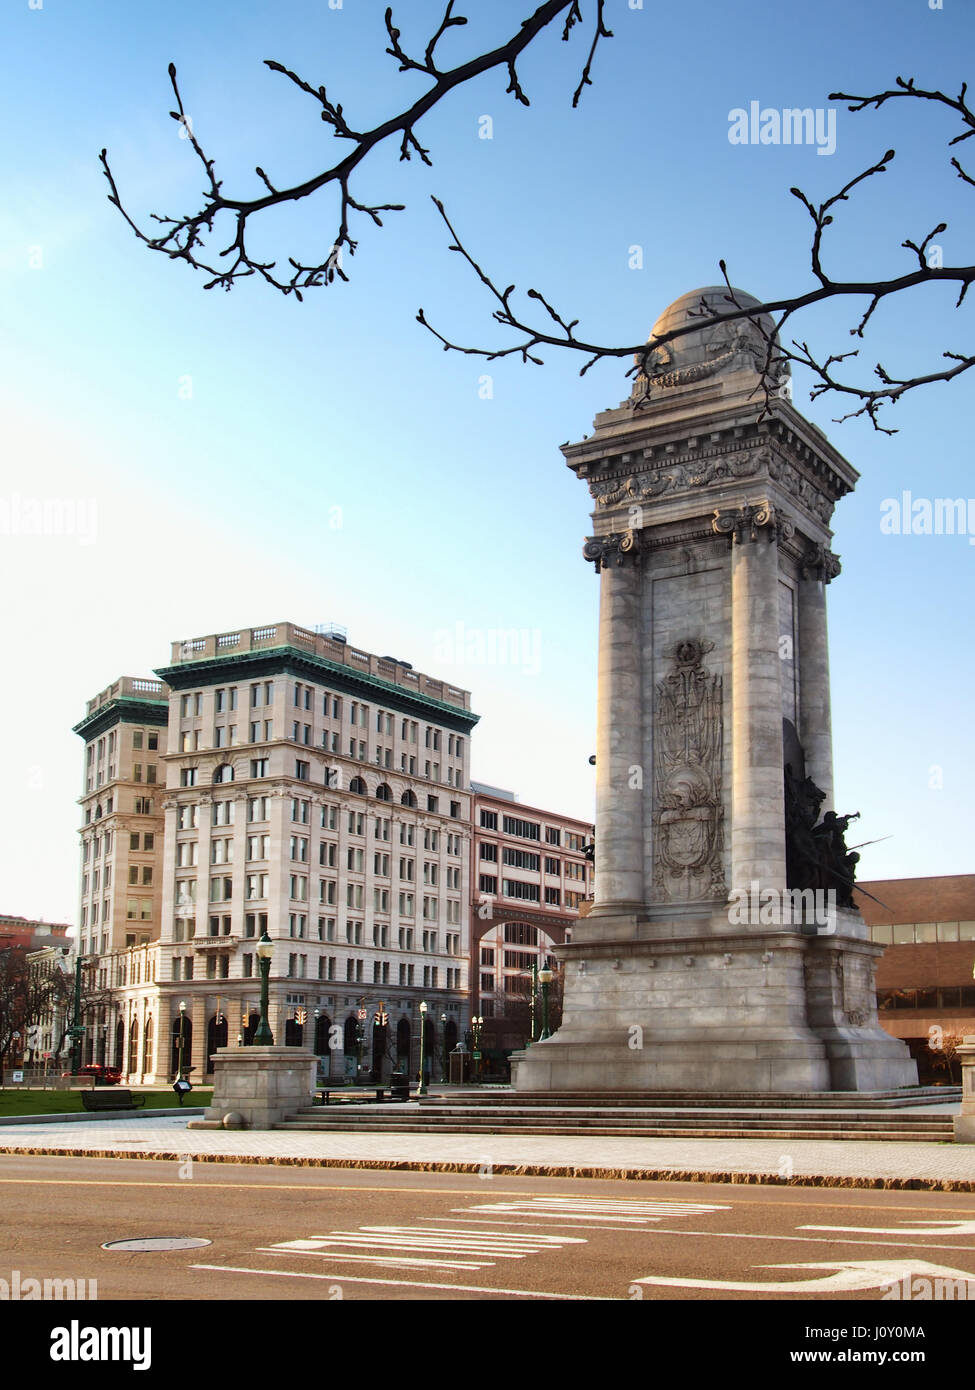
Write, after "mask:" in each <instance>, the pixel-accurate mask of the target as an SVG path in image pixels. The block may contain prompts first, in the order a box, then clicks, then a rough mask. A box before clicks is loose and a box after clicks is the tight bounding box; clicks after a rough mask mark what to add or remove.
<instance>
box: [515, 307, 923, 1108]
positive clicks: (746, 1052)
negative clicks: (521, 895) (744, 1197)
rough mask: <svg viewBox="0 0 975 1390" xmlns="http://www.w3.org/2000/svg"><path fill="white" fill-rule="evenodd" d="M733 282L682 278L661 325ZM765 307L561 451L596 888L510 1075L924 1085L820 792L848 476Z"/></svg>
mask: <svg viewBox="0 0 975 1390" xmlns="http://www.w3.org/2000/svg"><path fill="white" fill-rule="evenodd" d="M727 293H728V292H727V290H726V289H725V288H723V287H722V288H713V289H707V290H695V291H693V292H692V293H690V294H686V295H684V296H682V297H681V298H680V299H678V300H677V301H676V302H675V303H674V304H672V305H671V306H670V308H669V309H668V310H667V311H666V312H665V313H664V314H663V316H662V317H661V318H660V319H659V320H658V322H657V323H656V325H655V326H654V330H653V331H654V336H658V335H660V334H662V333H664V332H666V331H668V330H670V329H672V328H677V327H680V326H683V325H685V324H690V323H692V322H693V320H694V317H695V316H696V315H699V313H700V309H701V306H702V303H706V304H707V305H709V306H710V307H711V308H712V309H714V310H718V311H720V310H721V309H727V308H728V307H729V304H728V300H727V298H726V296H727ZM734 293H735V295H736V298H737V299H738V301H739V303H740V304H742V305H743V306H747V307H751V306H754V305H757V304H758V302H759V301H757V300H755V299H754V298H752V297H751V296H750V295H745V294H743V293H742V292H741V291H735V292H734ZM760 322H762V325H763V326H762V329H760V328H759V327H758V326H757V324H751V323H749V322H748V321H747V320H740V321H738V322H736V323H733V324H727V325H723V326H717V327H711V328H702V329H700V330H697V331H694V332H690V333H689V334H687V335H686V336H684V337H681V338H679V339H677V340H675V341H674V342H673V343H671V344H670V345H669V346H666V347H664V348H662V349H659V350H658V353H657V360H656V362H655V363H654V371H653V376H652V381H651V384H650V390H649V393H648V392H647V391H646V390H645V387H646V382H645V381H644V380H643V379H642V378H638V379H637V381H636V384H635V386H634V390H633V394H632V395H631V397H630V398H629V399H628V400H626V401H624V402H623V403H622V404H621V406H620V407H619V409H617V410H607V411H605V412H603V413H602V414H600V415H598V416H597V417H596V422H595V430H594V433H593V434H592V435H591V436H590V437H588V438H586V439H585V440H583V441H582V442H581V443H578V444H568V445H565V446H564V447H563V453H564V454H565V457H566V460H567V462H568V466H569V467H570V468H571V469H572V470H573V472H575V474H576V475H577V477H579V478H581V479H583V480H584V481H585V482H586V483H587V484H588V486H589V491H590V493H591V495H592V498H593V502H594V506H595V510H594V512H593V514H592V515H593V523H594V526H593V529H594V533H595V534H594V535H593V536H592V537H591V538H590V539H589V540H587V542H586V544H585V547H584V555H585V557H586V559H588V560H590V561H592V562H593V564H594V565H595V567H596V571H597V573H598V574H599V582H600V616H599V687H598V713H597V741H596V843H595V902H594V905H593V908H592V911H591V913H590V915H589V916H588V917H585V918H583V919H581V920H580V921H579V922H578V923H577V924H576V925H575V926H574V928H573V936H572V940H571V942H570V943H567V944H566V945H565V946H562V947H560V948H559V951H558V955H559V957H560V958H561V960H562V961H563V964H564V970H565V984H564V1007H563V1024H562V1027H561V1028H560V1029H559V1031H558V1032H557V1033H556V1034H554V1035H553V1036H552V1037H551V1038H549V1039H546V1040H545V1041H542V1042H537V1043H535V1044H533V1045H532V1046H531V1047H530V1048H529V1049H526V1050H525V1051H524V1052H522V1053H516V1054H515V1056H514V1058H513V1059H512V1062H513V1068H512V1077H513V1080H514V1084H515V1086H516V1088H517V1089H518V1090H524V1091H563V1092H564V1091H571V1090H582V1091H600V1090H622V1091H634V1092H643V1093H649V1092H661V1091H694V1092H702V1093H712V1094H729V1093H736V1092H749V1093H756V1092H758V1093H783V1092H824V1091H876V1090H886V1089H890V1088H895V1087H900V1086H908V1085H916V1084H917V1070H916V1064H915V1063H914V1062H913V1061H911V1060H910V1057H909V1055H908V1051H907V1048H906V1046H905V1045H904V1044H903V1043H902V1042H900V1041H898V1040H896V1039H894V1038H891V1037H889V1036H888V1035H887V1034H886V1033H885V1032H884V1031H883V1030H882V1029H881V1028H880V1026H879V1024H878V1022H877V1012H876V1001H875V991H874V974H875V965H876V958H877V957H878V956H879V955H880V954H881V948H880V947H879V946H875V945H874V944H873V943H872V942H871V941H870V940H869V938H868V932H867V928H866V925H865V924H864V922H863V919H862V918H861V916H860V914H859V912H858V911H857V910H856V909H855V908H854V907H853V906H852V898H851V897H850V887H851V883H852V876H853V869H854V865H855V862H856V858H857V856H856V854H855V853H852V852H850V851H848V850H847V849H846V845H845V841H844V838H843V835H844V831H845V830H846V829H847V827H848V826H849V823H850V820H851V819H852V817H849V816H838V815H836V814H835V812H834V811H833V806H832V788H833V773H832V738H831V729H830V693H829V668H828V656H827V639H826V602H825V592H826V585H827V584H828V583H829V582H830V581H831V580H832V579H834V578H835V577H836V576H837V575H838V574H839V570H840V565H839V561H838V559H837V558H836V556H834V555H833V554H832V552H831V550H830V540H831V537H832V532H831V531H830V527H829V523H830V519H831V517H832V514H833V508H834V506H835V504H836V502H837V501H838V500H839V498H841V497H843V496H844V494H846V493H848V492H850V491H852V489H853V487H854V484H855V483H856V480H857V477H858V475H857V473H856V472H855V471H854V469H853V468H852V467H851V466H850V464H849V463H848V462H847V461H846V459H844V458H843V457H842V455H841V454H839V453H838V452H837V450H836V449H834V448H833V447H832V445H831V444H830V443H829V441H828V440H827V438H826V436H825V435H824V434H823V433H822V431H820V430H819V429H818V428H817V427H816V426H815V425H813V424H811V423H810V422H809V421H808V420H805V419H804V418H803V417H802V415H801V414H800V413H799V412H798V411H797V410H796V409H795V408H794V407H793V405H792V402H791V398H790V393H789V391H788V386H787V380H786V379H782V380H780V381H779V382H777V383H776V386H775V388H774V391H773V398H772V402H771V407H770V409H769V411H768V412H767V413H766V414H765V418H760V417H761V416H762V411H763V406H764V405H765V395H764V392H763V390H762V382H763V377H762V372H763V369H764V365H765V360H766V339H765V337H763V333H765V334H771V333H772V332H773V329H774V325H773V324H772V321H771V319H768V318H766V319H765V320H764V321H760ZM820 817H821V818H820Z"/></svg>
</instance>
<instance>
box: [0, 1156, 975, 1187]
mask: <svg viewBox="0 0 975 1390" xmlns="http://www.w3.org/2000/svg"><path fill="white" fill-rule="evenodd" d="M4 1154H19V1155H35V1156H38V1157H49V1158H120V1159H130V1158H131V1159H143V1160H148V1161H158V1162H164V1163H165V1162H169V1163H182V1162H185V1160H186V1159H187V1158H191V1159H193V1161H194V1162H196V1163H238V1164H249V1165H253V1166H266V1167H282V1168H360V1169H372V1170H379V1171H386V1172H414V1173H475V1174H482V1173H483V1171H484V1168H485V1166H488V1165H485V1164H483V1163H462V1162H454V1161H446V1162H436V1161H425V1160H421V1159H380V1158H305V1157H292V1156H288V1155H277V1156H270V1157H261V1156H260V1155H257V1154H188V1153H187V1152H186V1151H185V1150H184V1151H183V1152H181V1153H177V1152H175V1151H174V1152H171V1153H170V1152H162V1151H159V1152H157V1153H139V1152H133V1153H126V1152H120V1151H119V1150H117V1149H98V1150H95V1149H43V1148H20V1149H14V1148H3V1149H0V1157H2V1156H3V1155H4ZM489 1166H490V1170H491V1174H492V1175H497V1176H505V1177H526V1178H602V1179H605V1180H606V1181H612V1182H619V1181H621V1180H623V1181H632V1182H698V1183H726V1184H727V1183H730V1184H733V1185H744V1186H763V1187H843V1188H863V1189H871V1190H874V1191H891V1192H975V1180H973V1179H968V1178H869V1177H830V1176H828V1175H821V1174H795V1175H794V1176H793V1177H791V1178H783V1177H780V1176H779V1175H778V1174H777V1173H740V1172H705V1171H703V1170H700V1169H691V1170H687V1169H674V1168H593V1167H586V1166H584V1165H578V1164H569V1163H494V1164H491V1165H489Z"/></svg>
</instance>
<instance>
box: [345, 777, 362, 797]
mask: <svg viewBox="0 0 975 1390" xmlns="http://www.w3.org/2000/svg"><path fill="white" fill-rule="evenodd" d="M349 791H350V792H354V793H355V794H356V796H365V794H366V784H365V782H363V780H362V778H361V777H353V779H352V781H351V782H350V783H349Z"/></svg>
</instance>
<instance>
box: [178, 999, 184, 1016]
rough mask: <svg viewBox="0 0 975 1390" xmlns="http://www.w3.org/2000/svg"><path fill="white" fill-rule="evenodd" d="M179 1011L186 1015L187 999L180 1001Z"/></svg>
mask: <svg viewBox="0 0 975 1390" xmlns="http://www.w3.org/2000/svg"><path fill="white" fill-rule="evenodd" d="M179 1011H180V1013H181V1014H185V1013H186V1000H185V999H181V1000H180V1001H179Z"/></svg>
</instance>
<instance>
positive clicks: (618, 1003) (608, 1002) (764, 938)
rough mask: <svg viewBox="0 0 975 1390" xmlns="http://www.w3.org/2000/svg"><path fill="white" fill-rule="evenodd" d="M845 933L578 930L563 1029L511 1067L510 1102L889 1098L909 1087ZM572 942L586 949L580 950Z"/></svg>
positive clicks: (713, 925)
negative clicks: (538, 1095)
mask: <svg viewBox="0 0 975 1390" xmlns="http://www.w3.org/2000/svg"><path fill="white" fill-rule="evenodd" d="M849 915H850V918H851V920H850V922H849V923H847V922H846V921H845V920H844V921H842V922H840V923H838V926H840V927H841V928H842V927H847V926H848V927H849V928H850V929H852V932H853V933H855V934H850V935H846V934H844V935H842V936H841V935H832V934H831V935H823V936H820V935H811V934H807V933H806V932H805V931H803V930H802V929H796V930H784V929H781V928H780V929H776V930H769V931H763V930H761V929H753V928H752V929H746V930H741V929H738V930H734V929H733V930H730V931H729V930H728V925H727V917H724V918H721V917H720V916H717V915H716V916H715V917H714V918H698V919H697V920H696V921H691V920H689V919H687V918H682V919H679V920H678V921H671V920H660V919H653V918H649V917H640V916H637V915H635V914H626V915H621V916H618V917H616V918H612V917H610V916H607V915H602V916H600V917H599V919H598V922H595V923H592V924H591V925H590V921H589V919H586V920H585V922H580V923H579V927H578V928H577V936H576V939H575V940H573V941H572V942H571V943H569V944H566V945H564V946H561V947H559V948H558V955H559V957H560V958H561V959H562V960H563V962H564V965H565V989H564V1001H563V1020H564V1021H563V1024H562V1027H561V1028H560V1029H559V1031H558V1032H557V1033H556V1034H554V1035H553V1036H552V1037H551V1038H547V1039H545V1041H543V1042H537V1043H534V1044H533V1045H532V1046H531V1047H530V1048H527V1049H525V1050H524V1051H523V1052H516V1053H514V1054H513V1055H512V1058H511V1065H512V1072H511V1078H512V1083H513V1085H514V1087H515V1089H516V1090H518V1091H525V1092H528V1091H596V1092H598V1091H602V1090H613V1091H634V1092H643V1093H652V1092H654V1091H685V1092H689V1093H698V1094H710V1095H719V1094H722V1093H741V1092H751V1093H763V1094H770V1095H771V1094H776V1093H783V1092H796V1091H800V1092H816V1091H821V1092H826V1091H834V1092H835V1091H887V1090H895V1089H897V1088H898V1087H903V1086H916V1085H917V1065H916V1063H915V1062H914V1061H912V1060H911V1058H910V1055H909V1053H908V1049H907V1047H906V1045H905V1044H904V1043H902V1042H900V1041H899V1040H898V1039H896V1038H892V1037H890V1036H889V1035H888V1034H887V1033H885V1032H884V1031H883V1029H882V1028H881V1027H880V1025H879V1023H878V1022H877V1012H876V998H875V994H874V984H873V978H874V966H875V959H876V957H877V956H878V955H880V954H881V948H880V947H878V946H874V945H873V944H872V943H871V942H869V941H867V940H865V939H864V936H863V933H862V930H859V928H860V927H862V923H860V922H859V921H858V920H857V921H854V920H853V917H854V915H853V914H849ZM580 938H582V939H580Z"/></svg>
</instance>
